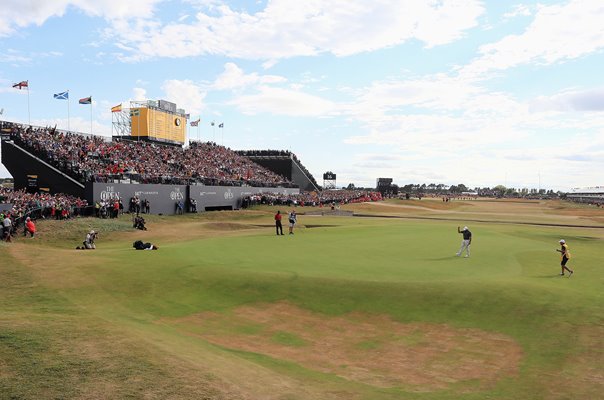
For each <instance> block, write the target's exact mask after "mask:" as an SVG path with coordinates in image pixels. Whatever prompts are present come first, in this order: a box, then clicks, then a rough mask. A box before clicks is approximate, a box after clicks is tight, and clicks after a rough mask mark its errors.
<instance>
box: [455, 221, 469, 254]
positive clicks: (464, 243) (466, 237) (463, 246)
mask: <svg viewBox="0 0 604 400" xmlns="http://www.w3.org/2000/svg"><path fill="white" fill-rule="evenodd" d="M457 233H461V234H462V235H463V240H462V241H461V247H460V248H459V251H458V252H457V254H456V256H457V257H459V256H461V254H462V253H463V251H464V250H465V251H466V255H465V257H466V258H468V257H470V245H471V244H472V232H470V230H469V229H468V227H467V226H464V227H463V229H459V226H458V227H457Z"/></svg>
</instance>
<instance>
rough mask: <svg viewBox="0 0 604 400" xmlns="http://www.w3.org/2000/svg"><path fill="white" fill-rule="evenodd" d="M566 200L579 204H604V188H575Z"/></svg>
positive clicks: (567, 195)
mask: <svg viewBox="0 0 604 400" xmlns="http://www.w3.org/2000/svg"><path fill="white" fill-rule="evenodd" d="M566 198H567V199H569V200H572V201H576V202H579V203H604V186H592V187H585V188H573V189H571V191H570V192H569V193H567V194H566Z"/></svg>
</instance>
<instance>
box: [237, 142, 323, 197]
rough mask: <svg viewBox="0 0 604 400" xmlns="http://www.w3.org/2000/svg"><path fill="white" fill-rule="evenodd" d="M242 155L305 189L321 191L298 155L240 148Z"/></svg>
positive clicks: (279, 151)
mask: <svg viewBox="0 0 604 400" xmlns="http://www.w3.org/2000/svg"><path fill="white" fill-rule="evenodd" d="M237 154H239V155H240V156H243V157H246V158H248V159H250V160H252V161H253V162H255V163H257V164H259V165H262V166H263V167H264V168H266V169H268V170H270V171H272V172H273V173H275V174H277V175H280V176H283V177H285V178H286V179H287V180H288V181H290V182H293V183H294V184H296V185H297V186H299V187H300V189H301V190H305V191H320V187H319V185H318V184H317V181H316V180H315V178H314V177H313V176H312V174H311V173H310V172H309V171H308V169H306V167H304V165H302V163H301V162H300V160H299V159H298V157H296V155H295V154H294V153H292V152H290V151H285V150H240V151H237Z"/></svg>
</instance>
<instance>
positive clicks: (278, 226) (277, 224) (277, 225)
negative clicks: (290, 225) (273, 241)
mask: <svg viewBox="0 0 604 400" xmlns="http://www.w3.org/2000/svg"><path fill="white" fill-rule="evenodd" d="M275 230H276V231H277V235H279V234H281V235H283V225H281V221H275Z"/></svg>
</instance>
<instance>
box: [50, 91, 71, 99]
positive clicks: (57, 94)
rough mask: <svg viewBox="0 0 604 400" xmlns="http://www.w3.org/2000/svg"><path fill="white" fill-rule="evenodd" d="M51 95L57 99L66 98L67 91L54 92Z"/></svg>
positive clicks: (67, 97) (67, 95) (67, 96)
mask: <svg viewBox="0 0 604 400" xmlns="http://www.w3.org/2000/svg"><path fill="white" fill-rule="evenodd" d="M53 97H54V98H55V99H57V100H68V99H69V92H61V93H56V94H53Z"/></svg>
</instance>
